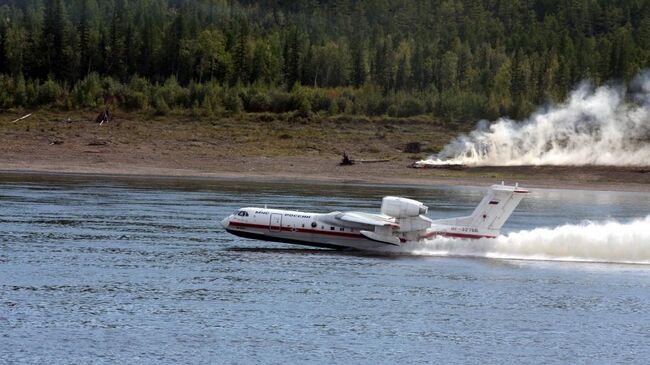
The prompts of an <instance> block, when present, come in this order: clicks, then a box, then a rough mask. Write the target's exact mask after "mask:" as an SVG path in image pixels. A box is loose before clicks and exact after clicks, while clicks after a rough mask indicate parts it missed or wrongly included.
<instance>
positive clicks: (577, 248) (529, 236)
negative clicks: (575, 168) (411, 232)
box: [401, 216, 650, 264]
mask: <svg viewBox="0 0 650 365" xmlns="http://www.w3.org/2000/svg"><path fill="white" fill-rule="evenodd" d="M401 249H402V250H405V251H407V252H408V253H411V254H417V255H432V256H469V257H487V258H502V259H519V260H551V261H583V262H607V263H632V264H650V216H647V217H645V218H643V219H637V220H634V221H631V222H629V223H620V222H616V221H609V222H602V223H597V222H585V223H583V224H578V225H575V224H567V225H563V226H559V227H556V228H536V229H532V230H524V231H518V232H513V233H510V234H507V235H501V236H498V237H497V238H494V239H478V240H459V239H450V238H437V239H433V240H428V241H423V242H418V243H415V242H413V243H410V244H409V245H405V246H402V247H401Z"/></svg>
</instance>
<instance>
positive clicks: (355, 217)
mask: <svg viewBox="0 0 650 365" xmlns="http://www.w3.org/2000/svg"><path fill="white" fill-rule="evenodd" d="M336 218H338V219H340V220H342V221H345V222H351V223H359V224H369V225H372V226H380V227H399V224H397V223H395V222H394V220H392V219H390V218H385V217H382V216H380V215H377V214H371V213H363V212H346V213H342V214H341V215H340V216H337V217H336Z"/></svg>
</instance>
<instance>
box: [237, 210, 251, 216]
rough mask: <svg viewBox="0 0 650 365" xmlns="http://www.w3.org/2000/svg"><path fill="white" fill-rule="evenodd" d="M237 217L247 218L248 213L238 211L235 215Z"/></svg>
mask: <svg viewBox="0 0 650 365" xmlns="http://www.w3.org/2000/svg"><path fill="white" fill-rule="evenodd" d="M237 215H238V216H240V217H248V212H245V211H243V210H241V211H239V213H237Z"/></svg>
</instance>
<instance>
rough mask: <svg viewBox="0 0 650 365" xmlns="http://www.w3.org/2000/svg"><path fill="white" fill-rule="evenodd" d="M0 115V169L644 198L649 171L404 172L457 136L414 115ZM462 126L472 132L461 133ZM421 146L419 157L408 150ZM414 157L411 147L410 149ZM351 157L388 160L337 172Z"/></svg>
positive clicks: (515, 169) (588, 168) (456, 128)
mask: <svg viewBox="0 0 650 365" xmlns="http://www.w3.org/2000/svg"><path fill="white" fill-rule="evenodd" d="M19 116H20V115H19V114H15V113H14V114H1V115H0V136H1V138H2V141H3V142H2V144H0V170H1V171H3V172H4V173H5V174H7V173H13V174H15V173H48V174H61V173H67V174H96V175H97V174H99V175H106V176H108V175H110V176H138V177H143V176H148V177H172V178H179V177H182V178H198V179H237V180H266V181H305V182H308V181H311V182H336V183H377V184H412V185H437V184H460V185H487V184H492V183H497V182H500V181H502V180H503V181H506V182H508V183H512V182H515V181H516V182H519V183H520V184H522V185H525V186H528V187H538V188H540V187H541V188H569V189H592V190H622V191H650V168H639V167H600V166H585V167H573V166H568V167H567V166H540V167H535V166H523V167H476V168H464V169H457V170H456V169H454V170H447V169H426V170H420V169H412V168H409V167H408V166H409V165H410V164H412V163H413V161H416V160H419V159H422V158H424V157H426V156H427V155H429V154H431V153H435V152H437V151H438V150H439V149H440V148H441V147H442V146H444V145H445V144H446V143H447V142H449V140H451V139H452V138H453V137H454V136H456V135H457V134H458V133H461V132H463V131H464V130H463V129H462V128H461V127H459V126H458V125H454V124H445V123H441V122H438V121H435V120H431V119H427V118H424V117H421V118H409V119H369V118H353V117H335V118H314V117H312V118H300V117H296V116H294V115H291V114H288V115H280V116H278V115H267V114H254V115H243V116H239V117H225V118H205V117H192V116H183V115H181V116H166V117H149V116H143V115H131V114H127V113H117V116H116V118H115V119H114V120H113V121H111V122H109V123H107V124H103V125H101V126H100V125H98V124H95V123H93V122H92V120H93V119H94V113H87V112H70V113H62V112H49V113H48V112H38V113H35V114H34V116H32V117H30V118H28V119H25V120H21V121H18V122H15V123H12V122H11V121H12V120H14V119H16V118H18V117H19ZM468 127H471V125H470V126H468ZM409 143H419V150H420V152H418V153H407V152H404V151H405V147H406V145H407V144H409ZM416 150H417V149H416ZM343 152H346V153H347V154H349V155H350V156H351V157H352V158H353V159H367V160H373V159H374V160H376V159H383V160H388V161H386V162H377V163H357V164H355V165H352V166H339V164H338V163H339V162H340V159H341V155H342V153H343Z"/></svg>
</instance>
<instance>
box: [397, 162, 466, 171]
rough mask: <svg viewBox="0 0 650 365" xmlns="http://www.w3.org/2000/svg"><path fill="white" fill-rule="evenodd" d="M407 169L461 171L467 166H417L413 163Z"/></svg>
mask: <svg viewBox="0 0 650 365" xmlns="http://www.w3.org/2000/svg"><path fill="white" fill-rule="evenodd" d="M409 167H411V168H414V169H440V170H462V169H464V168H466V167H467V165H463V164H451V163H450V164H440V165H434V164H418V163H417V162H413V163H412V164H410V165H409Z"/></svg>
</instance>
